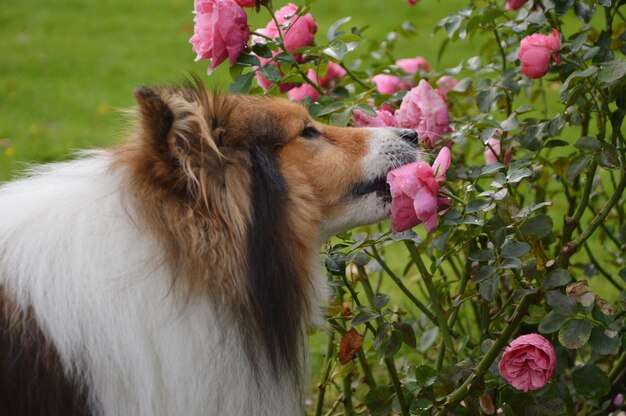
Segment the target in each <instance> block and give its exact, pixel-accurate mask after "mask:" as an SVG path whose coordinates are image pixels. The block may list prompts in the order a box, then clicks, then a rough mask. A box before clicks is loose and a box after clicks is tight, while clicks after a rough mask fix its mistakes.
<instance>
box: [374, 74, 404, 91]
mask: <svg viewBox="0 0 626 416" xmlns="http://www.w3.org/2000/svg"><path fill="white" fill-rule="evenodd" d="M372 81H374V84H376V89H377V90H378V92H379V93H381V94H387V95H391V94H393V93H395V92H396V91H398V90H400V89H402V81H400V78H398V77H394V76H393V75H388V74H378V75H375V76H374V77H372Z"/></svg>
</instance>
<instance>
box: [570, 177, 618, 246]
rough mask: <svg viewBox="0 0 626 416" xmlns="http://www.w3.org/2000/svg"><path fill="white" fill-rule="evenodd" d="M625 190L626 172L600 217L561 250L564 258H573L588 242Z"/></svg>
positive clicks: (599, 214)
mask: <svg viewBox="0 0 626 416" xmlns="http://www.w3.org/2000/svg"><path fill="white" fill-rule="evenodd" d="M624 188H626V172H624V174H623V175H622V178H621V180H620V182H619V183H618V184H617V188H616V189H615V192H614V193H613V195H612V196H611V198H610V199H609V200H608V201H607V203H606V204H605V205H604V207H602V209H601V210H600V212H599V213H598V215H596V216H595V217H594V218H593V220H591V222H590V223H589V226H588V227H587V228H586V229H585V231H583V232H582V233H581V234H580V235H579V236H578V237H576V239H575V240H574V241H570V242H569V243H567V244H566V245H565V246H564V247H563V249H562V250H561V254H562V255H563V256H567V258H569V257H571V255H572V254H574V252H575V251H576V250H577V249H578V248H579V247H580V246H581V245H583V244H584V243H585V241H587V239H588V238H589V237H591V234H593V233H594V231H595V230H596V228H598V227H599V226H600V224H601V223H602V221H604V220H605V218H606V217H607V216H608V215H609V213H610V212H611V210H612V209H613V207H614V206H615V205H616V204H617V203H618V202H619V200H620V198H621V197H622V194H623V193H624Z"/></svg>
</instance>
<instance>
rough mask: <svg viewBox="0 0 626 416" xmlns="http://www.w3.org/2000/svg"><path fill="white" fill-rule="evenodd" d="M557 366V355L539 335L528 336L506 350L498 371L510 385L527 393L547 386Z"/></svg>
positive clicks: (514, 341)
mask: <svg viewBox="0 0 626 416" xmlns="http://www.w3.org/2000/svg"><path fill="white" fill-rule="evenodd" d="M555 366H556V355H555V354H554V348H553V347H552V344H550V341H548V340H547V339H545V338H544V337H542V336H541V335H539V334H528V335H522V336H521V337H518V338H516V339H515V340H513V342H511V343H510V344H509V346H508V347H506V348H505V349H504V352H503V353H502V359H501V360H500V363H499V364H498V369H499V370H500V375H501V376H502V377H503V378H504V379H505V380H506V381H507V382H508V383H509V384H511V385H512V386H513V387H515V388H516V389H518V390H524V391H525V392H527V391H528V390H537V389H540V388H542V387H543V386H545V385H546V384H547V383H548V381H549V380H550V377H552V373H553V372H554V367H555Z"/></svg>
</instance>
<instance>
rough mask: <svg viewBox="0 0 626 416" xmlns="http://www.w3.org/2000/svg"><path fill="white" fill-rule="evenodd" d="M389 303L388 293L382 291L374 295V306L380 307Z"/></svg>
mask: <svg viewBox="0 0 626 416" xmlns="http://www.w3.org/2000/svg"><path fill="white" fill-rule="evenodd" d="M388 303H389V295H385V294H384V293H378V294H377V295H376V296H375V297H374V307H376V308H378V309H380V308H382V307H384V306H385V305H387V304H388Z"/></svg>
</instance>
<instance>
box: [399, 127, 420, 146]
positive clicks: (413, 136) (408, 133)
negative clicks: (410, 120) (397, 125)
mask: <svg viewBox="0 0 626 416" xmlns="http://www.w3.org/2000/svg"><path fill="white" fill-rule="evenodd" d="M400 138H402V139H404V140H406V141H407V142H409V143H413V144H417V138H418V137H417V132H416V131H415V130H411V129H404V130H402V131H401V132H400Z"/></svg>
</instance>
